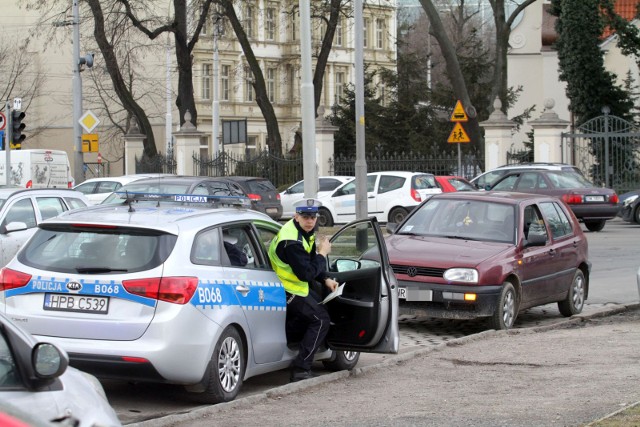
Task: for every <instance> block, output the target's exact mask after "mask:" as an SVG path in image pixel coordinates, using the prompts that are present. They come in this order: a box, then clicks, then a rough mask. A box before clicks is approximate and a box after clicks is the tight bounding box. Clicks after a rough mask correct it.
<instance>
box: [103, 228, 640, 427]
mask: <svg viewBox="0 0 640 427" xmlns="http://www.w3.org/2000/svg"><path fill="white" fill-rule="evenodd" d="M585 230H586V229H585ZM586 234H587V236H588V239H589V251H590V259H591V261H592V264H593V265H592V274H591V289H590V293H589V299H588V300H587V305H586V306H585V309H584V313H586V314H588V313H590V312H595V311H598V310H601V309H602V308H603V307H605V308H606V307H609V306H612V305H616V304H627V303H634V302H637V301H638V299H639V296H638V295H639V294H638V288H637V286H636V278H635V275H636V271H637V269H638V266H640V257H639V256H638V251H637V240H638V238H640V226H639V225H631V224H627V223H624V222H622V221H619V220H614V221H610V222H608V223H607V225H606V226H605V228H604V230H603V231H602V232H598V233H591V232H588V231H587V232H586ZM564 320H565V318H564V317H563V316H561V315H560V314H559V312H558V310H557V307H556V305H555V304H550V305H546V306H542V307H537V308H533V309H529V310H526V311H525V312H523V313H520V314H519V316H518V319H517V320H516V324H515V328H516V329H518V328H519V329H526V328H532V327H536V326H549V325H553V324H555V323H559V322H562V321H564ZM484 329H486V328H485V326H484V324H483V323H482V322H478V321H467V322H465V321H460V320H440V319H432V318H415V317H402V318H401V321H400V336H401V340H400V354H401V355H402V354H408V353H411V352H414V351H416V350H419V349H421V348H429V347H435V346H438V345H441V344H443V343H446V342H448V341H453V340H456V339H459V338H462V337H466V336H472V335H475V334H478V333H480V332H482V331H483V330H484ZM387 358H389V356H386V355H374V354H362V355H361V357H360V362H359V364H358V367H360V368H362V367H367V366H372V365H376V364H379V363H382V362H384V361H385V359H387ZM317 368H318V369H319V370H321V369H322V366H321V365H318V367H317ZM325 373H327V374H328V372H325ZM287 383H288V372H286V371H280V372H275V373H271V374H266V375H262V376H260V377H256V378H251V379H249V380H248V381H247V382H246V383H245V384H244V386H243V389H242V391H241V393H240V395H239V396H238V399H240V398H243V397H247V396H251V395H255V394H258V393H263V392H265V391H266V390H268V389H271V388H273V387H278V386H282V385H284V384H287ZM103 385H104V386H105V390H106V391H107V395H108V397H109V400H110V402H111V404H112V406H113V407H114V408H115V409H116V412H117V413H118V416H119V417H120V419H121V421H122V422H123V424H125V425H126V424H131V423H136V422H140V421H143V420H151V419H155V418H158V417H162V416H166V415H168V414H173V413H181V412H189V411H192V410H194V409H197V408H202V405H197V404H194V403H193V402H190V401H189V400H188V399H187V398H186V397H185V396H184V394H183V393H182V389H181V388H180V387H175V386H169V385H157V384H153V385H149V384H129V383H125V382H118V381H103Z"/></svg>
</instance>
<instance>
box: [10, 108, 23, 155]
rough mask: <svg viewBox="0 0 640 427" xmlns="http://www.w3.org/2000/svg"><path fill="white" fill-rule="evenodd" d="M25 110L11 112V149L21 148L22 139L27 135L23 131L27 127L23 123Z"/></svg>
mask: <svg viewBox="0 0 640 427" xmlns="http://www.w3.org/2000/svg"><path fill="white" fill-rule="evenodd" d="M25 115H26V114H25V113H24V111H18V110H13V111H12V112H11V149H12V150H19V149H21V148H22V141H24V140H25V138H26V137H27V136H26V135H24V134H23V133H22V130H23V129H24V128H25V124H24V123H22V120H23V119H24V116H25Z"/></svg>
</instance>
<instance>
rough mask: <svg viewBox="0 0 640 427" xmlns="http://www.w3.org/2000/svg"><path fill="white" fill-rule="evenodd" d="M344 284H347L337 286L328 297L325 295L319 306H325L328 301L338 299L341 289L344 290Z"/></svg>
mask: <svg viewBox="0 0 640 427" xmlns="http://www.w3.org/2000/svg"><path fill="white" fill-rule="evenodd" d="M346 283H347V282H344V283H343V284H342V285H340V286H338V287H337V288H336V290H335V291H333V292H331V293H330V294H329V295H327V297H326V298H325V299H324V300H322V302H320V303H319V304H326V303H328V302H329V301H331V300H332V299H334V298H335V297H339V296H340V295H342V289H344V285H345V284H346Z"/></svg>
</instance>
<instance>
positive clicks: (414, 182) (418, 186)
mask: <svg viewBox="0 0 640 427" xmlns="http://www.w3.org/2000/svg"><path fill="white" fill-rule="evenodd" d="M411 188H413V189H414V190H426V189H429V188H438V184H437V183H436V178H435V177H434V176H433V175H416V176H414V177H413V178H411Z"/></svg>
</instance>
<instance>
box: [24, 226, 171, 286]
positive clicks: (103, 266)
mask: <svg viewBox="0 0 640 427" xmlns="http://www.w3.org/2000/svg"><path fill="white" fill-rule="evenodd" d="M176 240H177V237H176V236H174V235H171V234H164V233H159V232H148V231H146V230H145V232H141V231H139V230H135V229H124V228H111V229H100V228H88V227H86V228H73V227H53V228H41V229H38V231H37V232H36V233H35V235H34V236H33V238H32V239H31V240H30V241H29V242H28V243H27V244H26V245H25V249H24V251H22V252H21V253H20V254H19V256H18V259H19V260H20V262H22V263H23V264H25V265H28V266H31V267H34V268H38V269H42V270H48V271H55V272H61V273H79V274H114V273H117V274H120V273H133V272H137V271H145V270H150V269H152V268H154V267H157V266H158V265H160V264H162V263H163V262H164V261H165V260H166V259H167V257H168V256H169V254H170V253H171V251H172V250H173V247H174V246H175V243H176Z"/></svg>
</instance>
